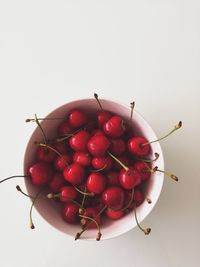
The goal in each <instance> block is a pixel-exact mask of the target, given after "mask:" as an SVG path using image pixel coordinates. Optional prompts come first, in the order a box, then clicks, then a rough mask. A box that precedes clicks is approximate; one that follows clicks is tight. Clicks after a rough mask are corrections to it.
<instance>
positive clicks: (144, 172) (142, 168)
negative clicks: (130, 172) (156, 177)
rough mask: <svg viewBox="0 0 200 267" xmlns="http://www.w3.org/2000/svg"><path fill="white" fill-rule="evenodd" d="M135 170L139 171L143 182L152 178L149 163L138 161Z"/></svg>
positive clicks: (134, 166)
mask: <svg viewBox="0 0 200 267" xmlns="http://www.w3.org/2000/svg"><path fill="white" fill-rule="evenodd" d="M133 168H134V169H135V170H136V171H138V173H139V174H140V178H141V179H142V180H147V179H149V178H150V176H151V171H150V170H151V166H150V164H149V163H147V162H143V161H141V160H137V161H136V162H135V163H134V164H133Z"/></svg>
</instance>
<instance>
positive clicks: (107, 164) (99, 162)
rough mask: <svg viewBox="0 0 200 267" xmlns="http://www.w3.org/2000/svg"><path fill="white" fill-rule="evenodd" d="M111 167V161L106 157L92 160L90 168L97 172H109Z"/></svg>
mask: <svg viewBox="0 0 200 267" xmlns="http://www.w3.org/2000/svg"><path fill="white" fill-rule="evenodd" d="M112 165H113V160H112V159H111V158H110V157H108V156H104V157H95V158H93V159H92V166H93V167H94V168H95V169H97V170H98V169H102V170H104V171H109V170H110V169H111V168H112Z"/></svg>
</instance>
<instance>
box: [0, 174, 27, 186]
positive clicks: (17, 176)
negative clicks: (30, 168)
mask: <svg viewBox="0 0 200 267" xmlns="http://www.w3.org/2000/svg"><path fill="white" fill-rule="evenodd" d="M13 178H31V177H30V176H27V175H14V176H10V177H7V178H5V179H3V180H1V181H0V184H1V183H3V182H5V181H7V180H10V179H13Z"/></svg>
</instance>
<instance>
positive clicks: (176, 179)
mask: <svg viewBox="0 0 200 267" xmlns="http://www.w3.org/2000/svg"><path fill="white" fill-rule="evenodd" d="M154 171H157V172H162V173H164V174H166V175H167V176H168V177H170V178H172V179H173V180H174V181H176V182H178V177H177V176H176V175H174V174H172V173H170V172H167V171H163V170H159V169H158V167H155V168H154Z"/></svg>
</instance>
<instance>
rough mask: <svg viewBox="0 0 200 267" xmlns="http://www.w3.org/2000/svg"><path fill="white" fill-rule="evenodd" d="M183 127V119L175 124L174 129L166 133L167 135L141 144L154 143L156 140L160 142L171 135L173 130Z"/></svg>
mask: <svg viewBox="0 0 200 267" xmlns="http://www.w3.org/2000/svg"><path fill="white" fill-rule="evenodd" d="M181 127H182V121H179V123H178V124H177V125H175V126H174V129H173V130H171V131H170V132H169V133H168V134H166V135H165V136H163V137H161V138H159V139H157V140H154V141H151V142H146V143H144V144H141V146H142V147H143V146H146V145H149V144H152V143H155V142H159V141H161V140H163V139H165V138H167V137H168V136H170V135H171V134H172V133H173V132H175V131H177V130H178V129H180V128H181Z"/></svg>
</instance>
